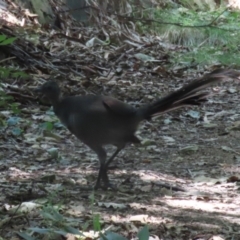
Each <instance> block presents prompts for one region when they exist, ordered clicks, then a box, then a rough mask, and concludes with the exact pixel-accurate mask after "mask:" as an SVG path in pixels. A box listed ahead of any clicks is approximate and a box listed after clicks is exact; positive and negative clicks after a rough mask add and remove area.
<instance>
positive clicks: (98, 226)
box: [93, 214, 101, 231]
mask: <svg viewBox="0 0 240 240" xmlns="http://www.w3.org/2000/svg"><path fill="white" fill-rule="evenodd" d="M93 229H94V231H100V230H101V224H100V215H99V214H96V215H94V216H93Z"/></svg>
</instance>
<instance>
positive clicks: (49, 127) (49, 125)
mask: <svg viewBox="0 0 240 240" xmlns="http://www.w3.org/2000/svg"><path fill="white" fill-rule="evenodd" d="M40 127H41V128H43V129H45V130H48V131H51V130H52V129H53V124H52V123H51V122H45V123H42V124H41V126H40Z"/></svg>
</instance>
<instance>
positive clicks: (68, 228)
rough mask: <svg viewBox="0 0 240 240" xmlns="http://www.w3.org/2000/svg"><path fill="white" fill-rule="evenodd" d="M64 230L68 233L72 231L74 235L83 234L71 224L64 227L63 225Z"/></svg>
mask: <svg viewBox="0 0 240 240" xmlns="http://www.w3.org/2000/svg"><path fill="white" fill-rule="evenodd" d="M65 230H66V231H67V232H68V233H72V234H75V235H80V236H84V235H83V234H82V233H81V232H79V230H78V229H76V228H73V227H71V226H66V227H65Z"/></svg>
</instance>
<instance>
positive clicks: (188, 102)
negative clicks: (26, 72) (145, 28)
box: [36, 69, 239, 189]
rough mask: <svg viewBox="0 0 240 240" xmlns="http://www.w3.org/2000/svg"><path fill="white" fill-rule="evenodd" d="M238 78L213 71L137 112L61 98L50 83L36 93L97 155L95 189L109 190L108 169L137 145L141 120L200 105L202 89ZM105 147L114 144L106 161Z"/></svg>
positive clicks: (102, 101)
mask: <svg viewBox="0 0 240 240" xmlns="http://www.w3.org/2000/svg"><path fill="white" fill-rule="evenodd" d="M238 76H239V73H238V72H236V71H234V70H224V69H223V70H215V71H213V72H211V73H209V74H207V75H205V76H204V77H202V78H200V79H198V80H195V81H192V82H191V83H189V84H187V85H185V86H183V87H182V88H180V89H179V90H177V91H175V92H173V93H171V94H169V95H167V96H165V97H164V98H161V99H159V100H156V101H155V102H153V103H151V104H148V105H145V106H142V107H140V108H138V109H136V108H134V107H132V106H131V105H129V104H127V103H124V102H121V101H119V100H117V99H115V98H112V97H107V96H94V95H87V96H72V97H64V98H61V97H60V95H61V91H60V88H59V86H58V84H57V83H56V82H54V81H48V82H46V83H44V84H43V85H42V86H41V87H39V88H38V89H37V90H36V91H37V92H39V93H42V94H43V95H45V96H46V97H47V98H48V99H49V101H50V102H51V104H52V105H53V110H54V113H55V114H56V115H57V117H58V118H59V119H60V120H61V122H62V123H63V124H64V125H65V126H66V127H67V128H68V129H69V131H70V132H71V133H72V134H74V135H75V136H76V137H77V138H78V139H79V140H81V141H82V142H83V143H85V144H86V145H87V146H89V147H90V148H91V149H92V150H93V151H94V152H95V153H96V154H97V155H98V158H99V161H100V169H99V173H98V178H97V182H96V184H95V189H97V188H99V187H100V186H101V181H103V183H104V187H105V188H108V187H111V185H110V182H109V178H108V175H107V170H108V166H109V164H110V163H111V162H112V161H113V159H114V158H115V157H116V156H117V154H118V153H119V152H120V151H121V150H122V149H123V148H124V147H125V146H126V144H127V143H140V140H139V139H138V138H137V137H136V136H135V132H136V130H137V128H138V126H139V124H140V123H141V122H142V121H144V120H151V118H152V117H154V116H158V115H160V114H163V113H165V112H169V111H172V110H175V109H177V108H180V107H185V106H192V105H200V104H201V102H202V101H204V100H206V98H207V96H208V95H209V94H208V93H206V92H202V91H201V90H202V89H205V88H206V87H208V86H209V85H211V84H213V83H216V82H219V81H221V80H224V79H226V78H237V77H238ZM108 144H111V145H115V146H116V147H117V149H116V151H115V152H114V154H113V155H112V156H111V157H110V158H109V159H108V160H107V154H106V151H105V149H104V146H105V145H108Z"/></svg>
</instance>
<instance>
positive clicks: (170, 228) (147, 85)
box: [0, 78, 240, 240]
mask: <svg viewBox="0 0 240 240" xmlns="http://www.w3.org/2000/svg"><path fill="white" fill-rule="evenodd" d="M136 81H138V83H140V82H141V79H138V80H136ZM187 81H188V80H182V79H179V78H178V79H176V78H175V79H167V80H166V79H164V78H153V79H152V81H151V82H149V81H146V82H144V83H141V84H142V85H143V87H142V88H141V89H144V91H142V92H141V91H139V89H140V88H139V85H138V84H135V85H134V86H133V87H129V86H126V87H125V88H124V89H123V88H115V90H114V91H112V92H111V94H113V95H114V96H115V97H121V98H125V97H126V101H127V99H129V97H128V96H131V99H133V98H134V96H132V92H134V89H135V92H136V93H137V95H136V96H137V99H138V102H142V103H143V102H144V101H145V99H147V98H150V97H147V96H151V92H152V91H153V89H155V90H156V91H157V92H158V94H159V97H160V96H164V95H165V94H166V93H167V92H170V91H173V90H175V89H177V88H179V87H180V86H182V84H183V82H187ZM166 86H167V87H166ZM93 88H94V89H96V87H95V86H93ZM239 89H240V88H239V86H238V84H237V83H235V82H231V83H227V85H225V86H224V90H220V92H221V94H217V95H215V96H214V97H211V98H210V99H209V101H208V102H207V103H206V104H204V105H203V106H200V107H194V108H187V109H186V108H185V109H181V110H177V111H174V112H172V113H169V114H165V115H163V116H162V117H160V118H158V119H155V120H153V121H151V122H145V123H143V124H142V125H141V127H140V129H139V131H138V135H139V136H140V137H141V138H142V141H143V144H142V145H139V146H137V145H136V146H133V145H131V146H127V147H126V148H125V149H124V150H123V151H122V152H121V153H120V154H119V156H118V157H117V158H116V159H115V161H114V162H113V166H112V168H111V170H109V176H110V179H111V181H112V182H113V183H114V184H115V185H116V186H117V187H118V191H112V190H108V191H104V190H101V189H100V190H98V191H95V192H94V193H93V191H84V190H82V188H81V186H83V185H88V186H91V185H93V184H94V181H95V180H96V176H97V171H98V160H97V156H96V155H95V154H94V153H93V152H92V151H91V150H90V149H88V147H86V146H85V145H83V144H82V143H81V142H79V141H78V140H77V139H76V138H75V137H74V136H72V135H71V134H70V133H69V132H68V130H66V129H65V128H62V127H60V128H59V129H54V130H52V131H51V132H50V133H49V132H46V131H41V128H40V124H39V121H42V120H43V119H44V120H45V121H46V117H47V118H49V119H50V118H55V117H54V116H53V115H52V114H51V113H49V107H45V106H41V105H39V104H38V103H36V104H29V105H28V106H27V105H26V106H25V107H23V108H22V113H21V124H22V125H24V126H25V127H23V128H24V129H25V132H24V134H23V135H22V136H21V137H17V138H13V137H10V136H11V133H10V130H11V127H10V128H9V129H6V132H5V135H4V134H3V135H2V137H1V161H0V171H1V178H0V188H1V192H2V194H1V196H0V201H1V202H2V203H3V208H4V209H5V210H7V211H10V209H12V210H11V211H10V212H11V213H8V214H10V215H9V216H10V217H9V218H8V221H9V223H8V224H7V225H6V224H5V223H4V224H3V222H2V224H1V226H2V229H1V235H2V236H3V237H4V239H17V238H16V232H18V231H20V230H22V229H25V228H28V227H44V226H45V227H47V226H48V225H49V223H48V221H49V218H47V217H46V216H45V218H44V214H43V215H41V216H42V217H39V210H38V207H39V206H40V205H41V206H45V210H43V212H44V211H45V213H46V212H48V211H49V212H51V207H52V208H53V206H57V208H58V210H59V211H60V212H61V214H62V215H63V216H64V220H61V221H66V222H68V224H70V223H71V224H70V225H71V226H72V227H74V228H77V229H80V230H83V231H84V232H85V234H86V235H87V236H88V234H90V233H89V231H90V230H91V229H93V225H94V223H93V222H94V221H96V219H95V220H93V219H94V218H96V216H98V214H99V222H100V223H101V224H100V225H101V229H102V230H104V229H106V228H110V230H111V231H113V232H118V233H121V234H122V235H124V236H126V237H128V238H131V237H134V236H136V234H137V232H138V231H139V229H140V228H141V227H142V226H144V225H148V226H149V231H150V233H151V235H152V236H155V238H154V237H153V238H152V239H158V238H157V237H159V239H164V240H168V239H169V240H171V239H194V240H197V239H198V240H200V239H204V240H205V239H206V240H207V239H208V240H210V239H240V222H239V216H240V207H239V205H240V193H239V171H240V147H239V141H240V132H239V130H240V121H239V115H240V114H239V112H240V107H239V101H240V100H239ZM98 91H101V89H98ZM218 91H219V89H218ZM123 95H124V96H123ZM129 101H130V100H129ZM46 112H47V113H46ZM48 121H49V120H48ZM112 151H113V148H109V154H110V153H111V152H112ZM33 200H34V202H35V203H38V204H39V205H37V206H34V207H33V206H31V204H30V202H32V201H33ZM19 201H20V202H21V203H22V205H21V207H20V208H24V206H25V205H24V203H25V204H26V206H25V208H26V209H27V210H26V209H25V210H22V211H20V212H21V213H20V212H18V211H17V210H19V208H17V207H16V206H18V204H17V203H19ZM28 205H29V206H28ZM13 206H15V207H13ZM32 208H33V209H34V210H33V209H32ZM16 209H17V210H16ZM30 209H31V210H30ZM2 214H3V215H4V211H2V212H1V215H2ZM70 218H71V219H72V220H69V219H70ZM1 219H4V221H6V218H5V217H1ZM2 221H3V220H2ZM58 221H59V220H58ZM58 221H57V220H55V225H54V224H53V226H52V227H53V228H56V222H58ZM53 222H54V221H53ZM69 222H70V223H69ZM0 223H1V221H0ZM95 224H96V223H95ZM95 227H96V226H95ZM58 228H60V229H61V226H60V225H59V222H58ZM91 233H92V232H91ZM50 239H51V238H50ZM89 239H91V238H90V236H89Z"/></svg>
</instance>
